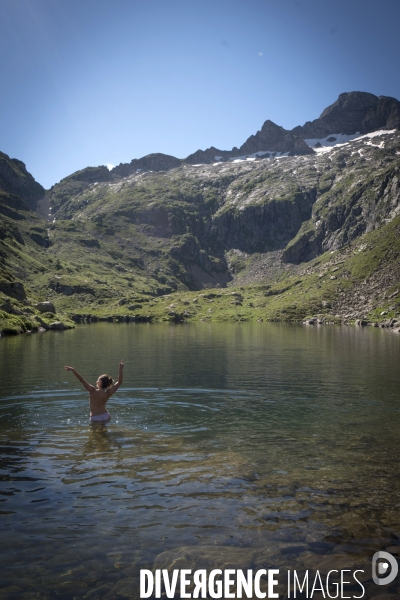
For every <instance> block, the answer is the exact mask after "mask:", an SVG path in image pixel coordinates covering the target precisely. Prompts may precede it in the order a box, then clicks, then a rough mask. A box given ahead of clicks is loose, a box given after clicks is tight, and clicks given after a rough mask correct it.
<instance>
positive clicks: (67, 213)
mask: <svg viewBox="0 0 400 600" xmlns="http://www.w3.org/2000/svg"><path fill="white" fill-rule="evenodd" d="M399 107H400V103H399V102H398V101H397V100H396V99H394V98H387V97H383V96H380V97H379V98H378V97H376V96H374V95H372V94H367V93H363V92H350V93H345V94H341V95H340V96H339V98H338V100H337V101H336V102H334V103H333V104H332V105H331V106H329V107H328V108H326V109H325V110H324V111H323V112H322V114H321V116H320V117H319V118H318V119H316V120H314V121H312V122H308V123H306V124H305V125H303V126H299V127H295V128H294V129H293V130H292V131H288V130H285V129H283V128H282V127H280V126H278V125H276V124H274V123H272V121H268V120H267V121H266V122H265V123H264V124H263V126H262V127H261V129H260V131H258V132H257V133H256V134H255V135H252V136H250V137H249V138H248V139H247V140H246V141H245V142H244V144H242V145H241V146H240V147H239V148H233V149H232V150H229V151H228V150H224V151H222V150H218V149H216V148H214V147H210V148H209V149H208V150H205V151H202V150H198V151H197V152H195V153H193V154H192V155H190V156H189V157H187V158H186V159H178V158H175V157H173V156H167V155H164V154H157V153H155V154H150V155H148V156H146V157H143V158H140V159H133V160H132V161H131V162H130V163H127V164H121V165H119V166H117V167H115V168H114V169H112V170H111V171H109V170H108V169H107V167H105V166H99V167H87V168H85V169H82V170H81V171H78V172H76V173H73V174H72V175H70V176H68V177H66V178H64V179H63V180H62V181H60V182H59V183H58V184H57V185H55V186H53V187H52V188H51V189H50V190H47V191H45V190H44V189H43V188H42V186H40V184H38V183H37V182H35V180H34V179H33V177H32V176H31V175H30V174H29V173H28V172H27V171H26V168H25V165H23V163H21V162H20V161H18V160H16V159H10V158H9V157H8V156H7V155H5V154H0V213H1V215H2V219H1V222H0V329H1V330H2V331H3V332H4V333H7V332H8V333H12V332H20V331H26V330H29V331H32V330H37V329H39V328H40V329H42V330H46V329H62V328H66V327H70V326H73V323H74V322H80V321H87V320H91V321H95V320H99V319H100V320H101V319H108V320H123V321H127V320H128V321H129V320H134V321H142V320H147V321H148V320H152V319H154V320H169V321H175V322H180V321H186V320H188V321H190V320H196V319H197V320H206V321H208V320H264V319H265V320H297V321H298V320H300V321H304V322H307V323H310V324H314V323H342V322H346V323H347V322H349V323H350V322H351V323H357V324H367V323H370V324H381V325H382V326H387V327H390V328H391V329H393V330H394V331H397V330H398V329H400V260H399V257H400V242H399V239H400V236H399V234H400V131H399V119H400V109H399Z"/></svg>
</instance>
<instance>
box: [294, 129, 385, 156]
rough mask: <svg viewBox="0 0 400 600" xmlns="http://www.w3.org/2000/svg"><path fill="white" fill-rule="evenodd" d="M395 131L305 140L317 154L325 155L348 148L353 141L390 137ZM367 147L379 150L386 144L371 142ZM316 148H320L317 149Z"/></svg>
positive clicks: (331, 135)
mask: <svg viewBox="0 0 400 600" xmlns="http://www.w3.org/2000/svg"><path fill="white" fill-rule="evenodd" d="M395 131H396V130H395V129H379V130H377V131H371V133H365V134H363V135H361V134H360V132H359V131H358V132H357V133H354V134H352V135H346V134H344V133H331V134H330V135H328V136H326V137H325V138H320V139H318V138H312V139H311V138H310V139H306V140H304V141H305V143H306V144H307V145H308V146H310V148H312V149H313V150H314V151H315V152H316V153H317V154H325V153H326V152H330V151H331V150H332V148H338V147H340V146H346V145H347V144H348V143H349V142H351V141H359V140H364V139H370V140H371V139H373V138H374V137H377V136H380V135H388V134H391V133H394V132H395ZM365 144H366V145H368V146H376V147H378V148H383V147H384V142H383V141H382V142H381V143H380V144H379V145H378V144H373V143H372V142H371V141H369V142H368V141H366V142H365ZM315 146H318V147H317V148H316V147H315Z"/></svg>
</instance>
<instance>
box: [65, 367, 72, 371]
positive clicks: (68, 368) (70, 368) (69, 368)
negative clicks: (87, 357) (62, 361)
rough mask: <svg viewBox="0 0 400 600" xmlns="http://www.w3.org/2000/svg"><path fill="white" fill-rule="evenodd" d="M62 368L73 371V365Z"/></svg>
mask: <svg viewBox="0 0 400 600" xmlns="http://www.w3.org/2000/svg"><path fill="white" fill-rule="evenodd" d="M64 369H65V370H66V371H73V370H74V367H64Z"/></svg>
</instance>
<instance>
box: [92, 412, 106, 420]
mask: <svg viewBox="0 0 400 600" xmlns="http://www.w3.org/2000/svg"><path fill="white" fill-rule="evenodd" d="M110 419H111V415H110V413H109V412H105V413H103V414H102V415H92V416H91V417H90V420H91V421H109V420H110Z"/></svg>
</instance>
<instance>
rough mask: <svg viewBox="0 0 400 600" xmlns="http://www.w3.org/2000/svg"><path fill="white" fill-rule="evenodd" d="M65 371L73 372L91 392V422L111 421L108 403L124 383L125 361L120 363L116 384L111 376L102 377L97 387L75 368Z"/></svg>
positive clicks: (68, 368)
mask: <svg viewBox="0 0 400 600" xmlns="http://www.w3.org/2000/svg"><path fill="white" fill-rule="evenodd" d="M64 369H65V370H66V371H72V373H73V374H74V375H75V377H76V378H77V379H79V381H80V382H81V383H82V385H83V387H84V388H86V389H87V391H88V392H89V408H90V421H91V422H97V423H98V422H101V423H107V422H108V421H110V420H111V415H110V413H109V412H108V410H107V409H106V403H107V402H108V399H109V398H110V397H111V396H112V395H113V394H114V393H115V392H116V391H117V389H118V388H119V386H120V385H121V383H122V380H123V370H124V361H123V360H121V362H120V363H119V370H118V381H117V383H114V380H113V379H112V377H109V375H100V377H99V378H98V380H97V381H96V387H94V386H93V385H90V383H88V382H87V381H85V379H83V377H82V375H79V373H78V371H76V370H75V369H74V367H64Z"/></svg>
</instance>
